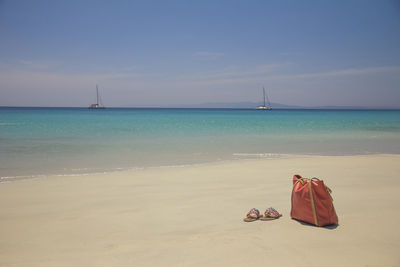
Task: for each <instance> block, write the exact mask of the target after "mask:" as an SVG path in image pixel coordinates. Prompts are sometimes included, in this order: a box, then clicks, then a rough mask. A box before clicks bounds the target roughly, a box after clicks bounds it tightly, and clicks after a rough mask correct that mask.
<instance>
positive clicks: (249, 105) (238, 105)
mask: <svg viewBox="0 0 400 267" xmlns="http://www.w3.org/2000/svg"><path fill="white" fill-rule="evenodd" d="M260 105H262V103H261V102H211V103H202V104H187V105H169V106H160V108H227V109H229V108H231V109H255V108H257V107H258V106H260ZM271 107H272V108H273V109H399V107H378V106H376V107H367V106H315V107H308V106H296V105H286V104H280V103H271Z"/></svg>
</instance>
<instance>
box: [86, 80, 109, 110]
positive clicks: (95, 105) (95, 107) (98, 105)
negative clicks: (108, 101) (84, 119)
mask: <svg viewBox="0 0 400 267" xmlns="http://www.w3.org/2000/svg"><path fill="white" fill-rule="evenodd" d="M96 95H97V102H96V104H91V105H90V106H89V108H92V109H99V108H105V107H104V105H103V103H101V102H102V101H101V98H100V95H99V87H98V86H97V84H96ZM100 103H101V104H100Z"/></svg>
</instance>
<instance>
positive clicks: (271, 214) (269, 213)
mask: <svg viewBox="0 0 400 267" xmlns="http://www.w3.org/2000/svg"><path fill="white" fill-rule="evenodd" d="M281 216H282V214H280V213H279V212H278V211H277V210H276V209H274V208H272V207H270V208H268V209H266V210H265V212H264V216H262V217H261V218H260V220H261V221H271V220H275V219H278V218H279V217H281Z"/></svg>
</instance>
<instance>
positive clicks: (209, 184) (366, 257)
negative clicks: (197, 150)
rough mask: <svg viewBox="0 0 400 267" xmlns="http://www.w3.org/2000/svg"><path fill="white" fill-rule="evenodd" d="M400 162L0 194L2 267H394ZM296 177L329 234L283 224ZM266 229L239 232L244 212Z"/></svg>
mask: <svg viewBox="0 0 400 267" xmlns="http://www.w3.org/2000/svg"><path fill="white" fill-rule="evenodd" d="M399 163H400V156H399V155H365V156H291V157H288V158H279V159H260V160H237V161H226V162H218V163H210V164H202V165H192V166H185V167H158V168H146V169H141V170H130V171H121V172H114V173H108V174H93V175H81V176H65V177H44V178H38V179H29V180H21V181H14V182H6V183H1V184H0V266H249V265H255V264H257V265H264V266H265V265H268V266H400V255H399V253H398V250H399V247H400V230H399V228H398V221H399V219H400V213H399V206H398V203H400V194H399V192H400V179H399V177H398V174H399V173H400V164H399ZM293 174H301V175H302V176H305V177H314V176H315V177H319V178H320V179H322V180H324V181H325V183H326V184H327V185H328V186H329V187H330V188H331V189H332V190H333V193H332V196H333V198H334V205H335V208H336V212H337V214H338V217H339V225H338V226H337V227H326V228H320V227H313V226H309V225H303V224H301V223H299V222H297V221H295V220H292V219H291V218H290V205H291V203H290V196H291V188H292V184H291V179H292V176H293ZM270 206H272V207H274V208H275V209H277V210H278V211H280V212H281V213H282V214H283V217H282V218H280V219H278V220H274V221H267V222H263V221H256V222H251V223H245V222H243V221H242V219H243V218H244V216H245V215H246V213H247V212H248V211H249V210H250V209H251V208H253V207H255V208H258V209H260V210H261V211H264V210H265V209H266V208H267V207H270Z"/></svg>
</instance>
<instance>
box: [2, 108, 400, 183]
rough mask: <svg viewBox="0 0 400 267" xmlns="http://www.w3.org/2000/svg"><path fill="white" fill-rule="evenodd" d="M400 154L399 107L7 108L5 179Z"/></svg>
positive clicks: (4, 117) (3, 178)
mask: <svg viewBox="0 0 400 267" xmlns="http://www.w3.org/2000/svg"><path fill="white" fill-rule="evenodd" d="M378 153H385V154H400V110H319V109H309V110H307V109H301V110H300V109H298V110H296V109H286V110H285V109H273V110H251V109H173V108H168V109H167V108H165V109H164V108H107V109H87V108H26V107H25V108H19V107H2V108H0V181H1V182H4V181H13V180H17V179H26V178H33V177H41V176H49V175H61V176H63V175H65V176H68V175H82V174H91V173H104V172H113V171H119V170H128V169H137V168H147V167H159V166H166V167H168V166H185V165H191V164H202V163H209V162H217V161H227V160H240V159H250V158H251V159H254V158H256V159H258V158H260V159H262V158H267V159H274V158H279V157H285V156H287V155H334V156H336V155H337V156H340V155H365V154H378Z"/></svg>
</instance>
